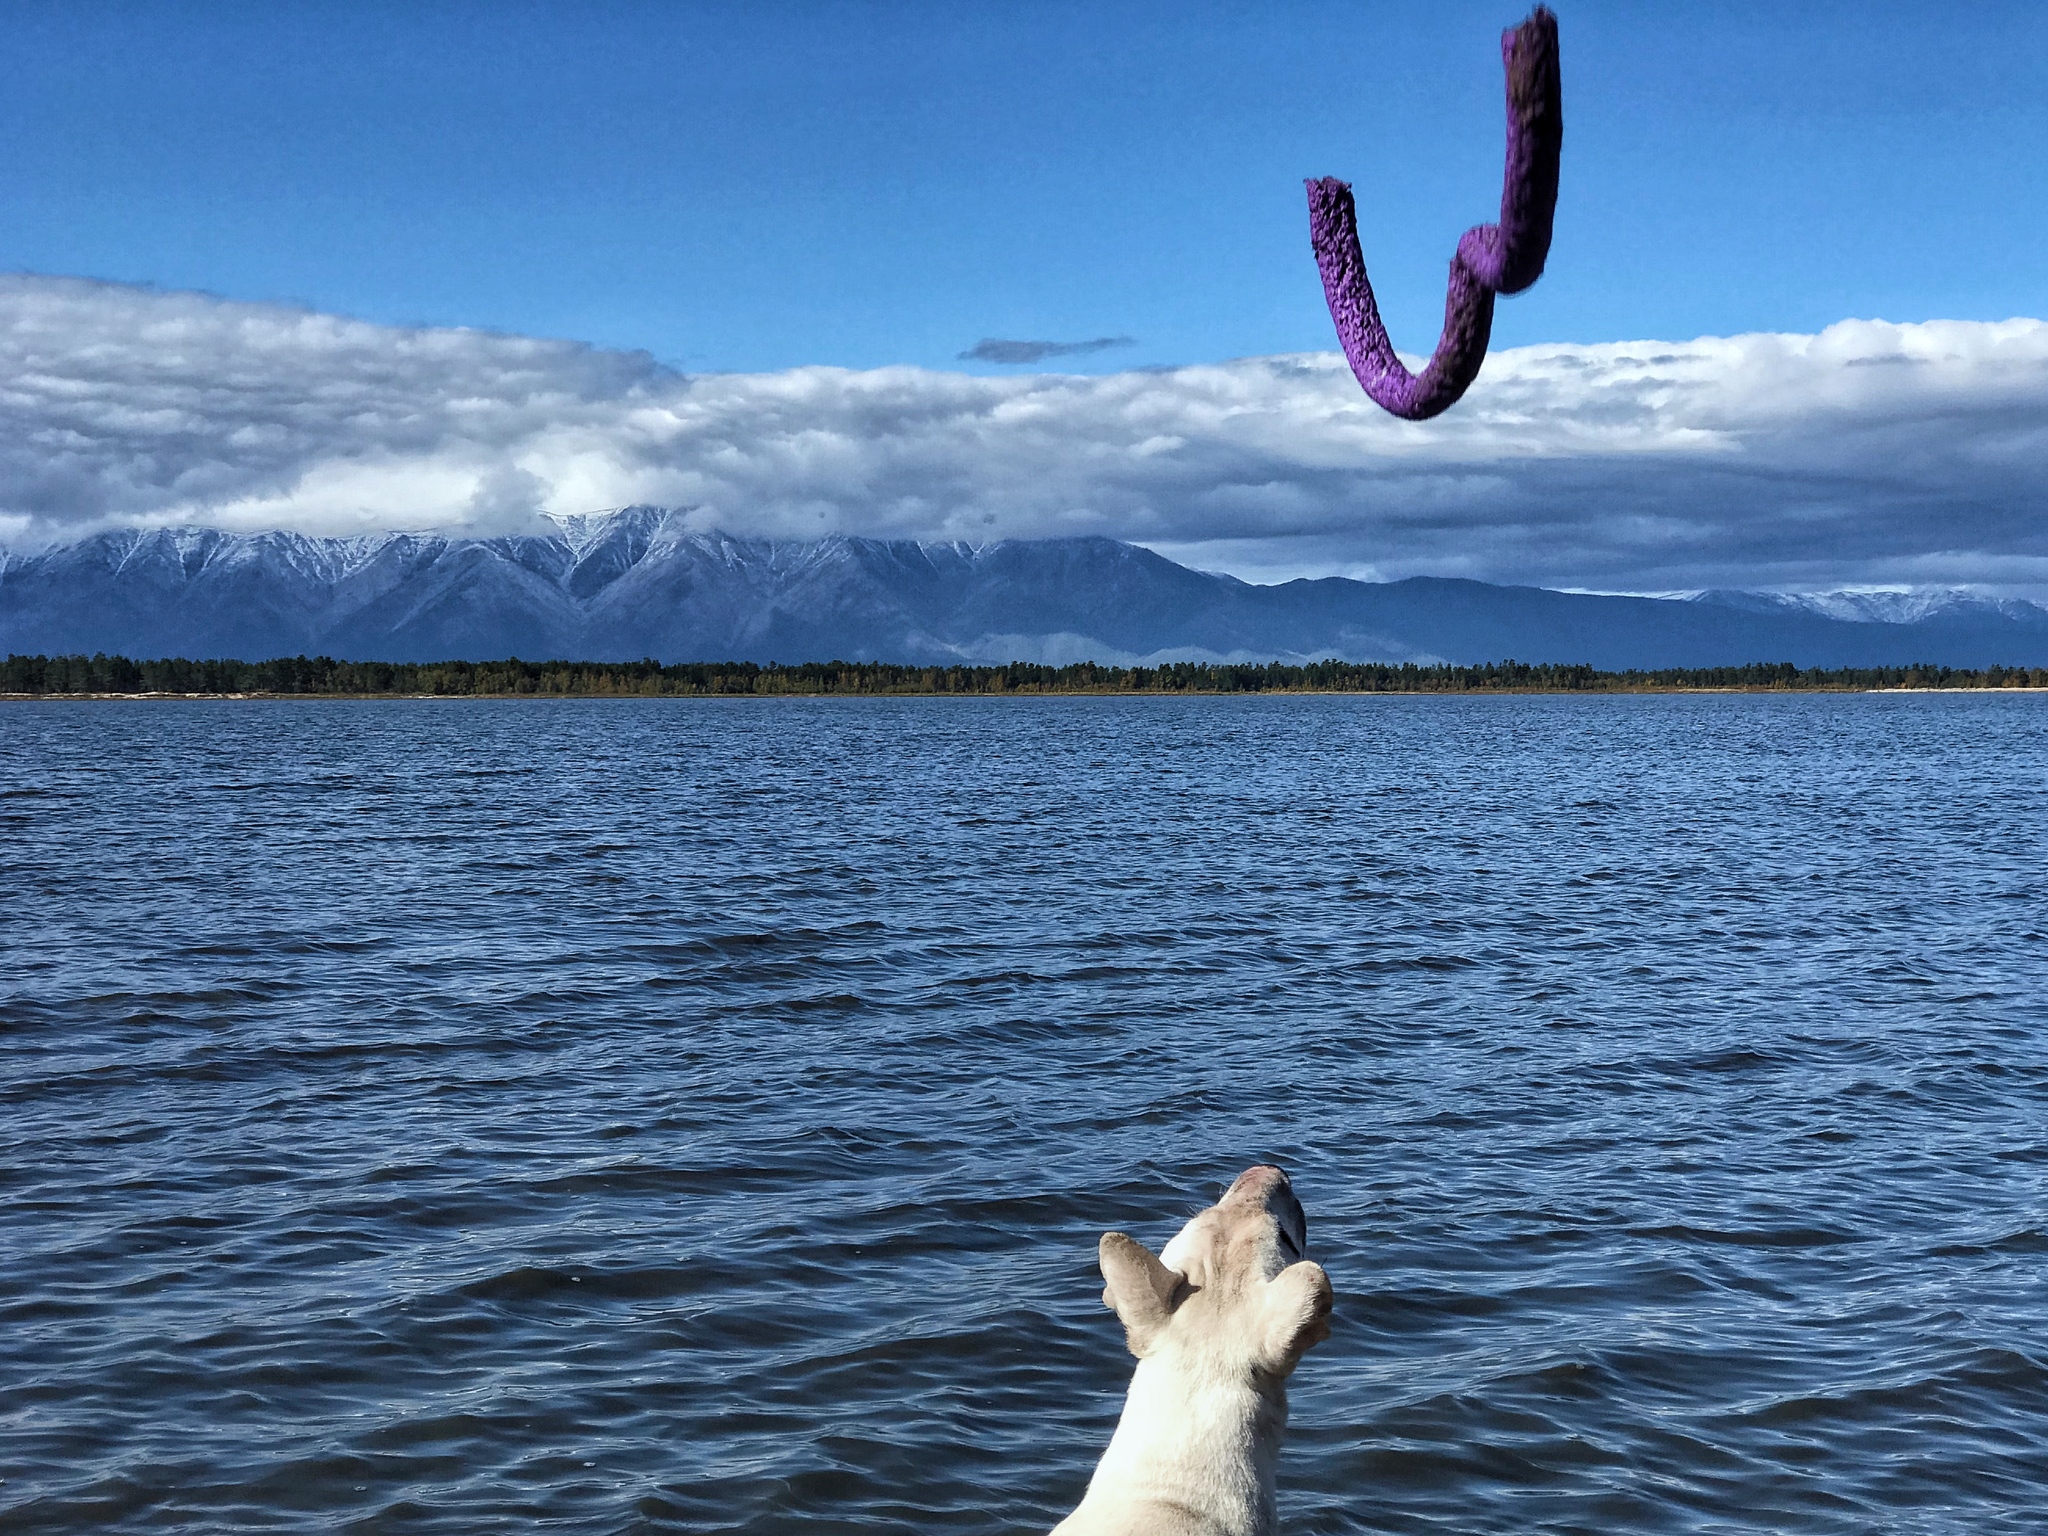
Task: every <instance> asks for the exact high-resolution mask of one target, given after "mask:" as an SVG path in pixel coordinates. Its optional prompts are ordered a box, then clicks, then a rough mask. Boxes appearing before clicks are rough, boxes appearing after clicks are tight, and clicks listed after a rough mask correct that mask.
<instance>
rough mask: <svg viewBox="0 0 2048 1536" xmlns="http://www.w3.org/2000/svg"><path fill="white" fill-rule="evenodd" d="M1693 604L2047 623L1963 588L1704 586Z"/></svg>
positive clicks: (2046, 612)
mask: <svg viewBox="0 0 2048 1536" xmlns="http://www.w3.org/2000/svg"><path fill="white" fill-rule="evenodd" d="M1687 596H1688V598H1689V599H1690V600H1691V601H1693V602H1696V603H1711V604H1714V605H1715V606H1717V607H1722V608H1739V609H1742V610H1743V611H1745V612H1748V613H1811V614H1817V615H1819V616H1820V617H1822V618H1828V619H1838V620H1840V621H1842V622H1843V623H1846V624H1929V623H1944V622H1956V621H1960V622H1965V623H1967V622H1973V621H1980V620H1986V619H1990V620H1998V619H2003V620H2006V621H2008V622H2010V623H2014V624H2020V625H2036V624H2038V625H2048V608H2042V607H2040V606H2038V605H2037V604H2034V603H2029V602H2024V601H2022V600H2021V599H2019V598H2011V597H1987V596H1985V595H1984V594H1982V593H1979V592H1972V591H1971V590H1969V588H1967V587H1849V588H1844V589H1842V590H1840V591H1835V592H1743V591H1733V590H1728V589H1721V588H1717V589H1710V590H1708V591H1704V592H1694V593H1689V594H1687Z"/></svg>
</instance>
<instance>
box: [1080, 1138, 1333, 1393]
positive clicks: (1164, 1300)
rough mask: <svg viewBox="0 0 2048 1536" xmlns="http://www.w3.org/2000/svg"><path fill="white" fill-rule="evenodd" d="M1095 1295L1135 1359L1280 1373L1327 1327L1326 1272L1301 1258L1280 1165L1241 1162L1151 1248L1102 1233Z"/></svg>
mask: <svg viewBox="0 0 2048 1536" xmlns="http://www.w3.org/2000/svg"><path fill="white" fill-rule="evenodd" d="M1102 1278H1103V1280H1104V1281H1105V1282H1106V1284H1105V1285H1104V1288H1103V1292H1102V1299H1103V1301H1104V1302H1105V1303H1107V1304H1108V1306H1109V1307H1110V1309H1111V1310H1112V1311H1114V1312H1115V1313H1116V1315H1117V1316H1118V1317H1119V1318H1120V1319H1121V1320H1122V1321H1123V1325H1124V1337H1125V1338H1126V1339H1127V1340H1128V1341H1129V1343H1130V1346H1131V1353H1132V1354H1134V1355H1136V1356H1137V1357H1138V1358H1139V1359H1140V1360H1145V1359H1151V1358H1154V1357H1159V1358H1165V1357H1175V1358H1178V1359H1181V1360H1183V1361H1184V1362H1185V1363H1187V1364H1189V1365H1191V1366H1194V1367H1196V1368H1199V1369H1203V1370H1205V1371H1209V1372H1222V1373H1225V1374H1231V1375H1236V1374H1245V1373H1253V1374H1259V1375H1264V1376H1268V1377H1285V1376H1286V1375H1287V1373H1288V1372H1290V1371H1292V1370H1293V1369H1294V1367H1295V1365H1296V1364H1297V1363H1298V1362H1299V1361H1300V1359H1301V1357H1302V1355H1303V1354H1305V1353H1306V1352H1307V1351H1308V1349H1309V1348H1310V1347H1311V1346H1312V1345H1315V1344H1319V1343H1321V1342H1322V1341H1323V1340H1324V1339H1327V1338H1328V1337H1329V1336H1330V1277H1329V1276H1328V1275H1326V1274H1324V1273H1323V1270H1322V1266H1321V1265H1319V1264H1311V1263H1310V1262H1309V1261H1308V1218H1307V1217H1306V1216H1304V1215H1303V1214H1302V1210H1301V1202H1300V1201H1299V1200H1297V1199H1295V1198H1294V1189H1293V1187H1292V1186H1291V1185H1290V1184H1289V1183H1288V1181H1287V1175H1286V1174H1284V1173H1282V1172H1281V1171H1280V1170H1279V1169H1278V1168H1274V1167H1271V1166H1269V1165H1266V1164H1263V1163H1262V1164H1260V1165H1259V1166H1258V1167H1256V1168H1247V1169H1245V1171H1244V1172H1243V1173H1241V1174H1239V1175H1238V1176H1237V1181H1236V1182H1235V1183H1234V1184H1232V1185H1231V1186H1230V1188H1229V1189H1228V1190H1226V1191H1225V1192H1224V1195H1223V1198H1222V1199H1221V1200H1219V1201H1217V1202H1216V1203H1215V1204H1214V1205H1212V1206H1210V1207H1209V1209H1207V1210H1206V1211H1203V1212H1202V1213H1201V1214H1200V1215H1199V1216H1196V1217H1195V1218H1194V1219H1193V1220H1192V1221H1190V1222H1189V1223H1188V1224H1187V1225H1186V1226H1184V1227H1182V1228H1181V1229H1180V1232H1179V1234H1178V1235H1177V1236H1176V1237H1175V1238H1174V1240H1173V1241H1172V1242H1170V1243H1168V1244H1167V1245H1166V1249H1165V1251H1164V1252H1163V1253H1161V1254H1160V1255H1159V1257H1157V1258H1154V1257H1153V1256H1152V1254H1151V1253H1150V1252H1149V1251H1148V1250H1147V1249H1146V1248H1145V1246H1144V1245H1143V1244H1142V1243H1140V1242H1138V1241H1137V1240H1136V1239H1134V1238H1129V1237H1126V1236H1125V1235H1124V1234H1123V1233H1121V1232H1109V1233H1105V1234H1104V1235H1103V1239H1102Z"/></svg>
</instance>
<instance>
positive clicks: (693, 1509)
mask: <svg viewBox="0 0 2048 1536" xmlns="http://www.w3.org/2000/svg"><path fill="white" fill-rule="evenodd" d="M0 801H4V809H0V922H4V928H0V932H4V935H5V938H4V947H5V960H6V964H5V966H4V967H0V1042H4V1046H5V1055H4V1058H0V1060H4V1063H5V1070H4V1073H0V1124H4V1126H5V1127H6V1130H5V1133H4V1134H5V1137H6V1142H7V1150H8V1154H9V1155H8V1156H7V1157H6V1158H5V1159H4V1160H0V1192H4V1194H5V1197H6V1199H5V1204H4V1206H0V1231H4V1234H5V1239H6V1240H5V1242H4V1244H0V1330H4V1332H5V1335H6V1337H7V1339H8V1341H9V1348H8V1349H6V1350H4V1351H0V1527H4V1528H6V1529H22V1530H36V1531H51V1532H65V1531H79V1532H84V1531H105V1530H123V1529H134V1530H142V1529H149V1530H180V1531H194V1532H197V1531H211V1530H227V1529H241V1528H245V1527H252V1526H263V1527H272V1528H319V1529H331V1530H338V1531H363V1532H370V1531H376V1532H392V1531H418V1532H441V1531H446V1532H451V1533H452V1532H471V1531H477V1530H495V1529H509V1528H516V1527H519V1526H528V1525H532V1526H546V1527H548V1528H551V1529H564V1530H586V1531H591V1532H600V1531H601V1532H619V1531H643V1530H644V1531H653V1530H690V1531H707V1532H750V1533H767V1532H776V1533H787V1532H798V1531H811V1530H815V1531H820V1532H823V1531H832V1532H849V1531H851V1532H859V1531H874V1532H881V1531H891V1532H894V1531H901V1530H903V1529H916V1530H943V1531H962V1532H987V1533H993V1532H998V1531H1003V1532H1012V1531H1019V1532H1028V1531H1032V1530H1040V1531H1042V1530H1044V1529H1046V1528H1047V1527H1048V1526H1050V1525H1051V1524H1052V1522H1053V1521H1054V1520H1055V1519H1057V1518H1058V1516H1059V1515H1060V1514H1062V1513H1063V1512H1064V1511H1065V1509H1067V1508H1068V1507H1071V1505H1072V1503H1073V1502H1074V1501H1075V1499H1076V1498H1077V1497H1078V1495H1079V1492H1080V1489H1081V1487H1082V1484H1083V1483H1084V1482H1085V1480H1086V1477H1087V1474H1088V1471H1089V1468H1090V1466H1091V1465H1092V1462H1093V1459H1094V1457H1095V1455H1096V1454H1097V1453H1099V1451H1100V1449H1101V1446H1102V1445H1103V1443H1104V1442H1105V1441H1106V1439H1107V1436H1108V1433H1109V1429H1110V1427H1111V1425H1112V1423H1113V1422H1114V1418H1115V1414H1116V1411H1117V1407H1118V1402H1119V1396H1120V1393H1121V1389H1122V1385H1123V1382H1124V1379H1125V1377H1126V1375H1127V1360H1126V1359H1125V1357H1124V1356H1123V1354H1122V1350H1121V1345H1120V1339H1119V1330H1118V1329H1117V1328H1116V1326H1115V1324H1114V1321H1113V1320H1112V1319H1111V1318H1110V1317H1109V1316H1108V1314H1107V1313H1105V1312H1104V1311H1103V1310H1102V1309H1101V1306H1100V1302H1099V1299H1098V1298H1099V1293H1100V1281H1099V1279H1098V1278H1097V1277H1096V1276H1095V1275H1094V1273H1093V1256H1094V1243H1095V1238H1096V1236H1097V1234H1098V1233H1100V1232H1101V1231H1103V1230H1105V1229H1109V1228H1122V1229H1126V1230H1130V1231H1133V1232H1135V1233H1137V1234H1139V1235H1141V1236H1143V1237H1145V1238H1147V1239H1149V1240H1151V1241H1153V1242H1154V1243H1155V1244H1156V1243H1158V1242H1161V1241H1163V1240H1164V1238H1165V1237H1166V1236H1167V1235H1168V1234H1169V1233H1170V1232H1171V1230H1172V1229H1173V1227H1174V1226H1175V1225H1176V1224H1177V1222H1178V1221H1179V1220H1180V1219H1181V1218H1183V1217H1184V1216H1185V1215H1186V1214H1187V1213H1188V1212H1190V1211H1191V1210H1193V1209H1195V1208H1196V1207H1198V1206H1200V1205H1201V1204H1203V1203H1205V1202H1206V1200H1207V1199H1209V1198H1211V1197H1213V1195H1214V1193H1215V1192H1216V1189H1217V1188H1218V1186H1219V1185H1220V1184H1221V1183H1222V1182H1223V1181H1224V1180H1227V1179H1228V1178H1229V1177H1230V1176H1231V1175H1232V1174H1233V1173H1235V1172H1236V1171H1237V1169H1238V1168H1240V1167H1242V1166H1243V1165H1244V1164H1245V1163H1247V1162H1249V1161H1252V1160H1254V1159H1257V1158H1270V1159H1273V1160H1276V1161H1279V1162H1282V1163H1284V1164H1286V1165H1287V1166H1288V1167H1289V1169H1290V1170H1291V1171H1292V1172H1293V1173H1294V1175H1295V1179H1296V1183H1297V1186H1298V1187H1299V1188H1300V1189H1301V1191H1302V1193H1303V1197H1304V1201H1305V1203H1306V1205H1307V1207H1308V1209H1309V1212H1310V1220H1311V1237H1312V1246H1313V1247H1314V1249H1315V1250H1316V1252H1317V1256H1318V1257H1320V1258H1321V1259H1322V1260H1323V1261H1324V1262H1325V1264H1326V1265H1327V1266H1328V1267H1329V1269H1330V1271H1331V1274H1332V1276H1333V1278H1334V1280H1335V1283H1336V1286H1337V1292H1338V1295H1337V1302H1336V1314H1335V1332H1334V1335H1333V1337H1332V1338H1331V1340H1330V1342H1329V1343H1328V1344H1327V1345H1325V1346H1323V1347H1322V1348H1321V1349H1319V1350H1317V1351H1316V1352H1315V1353H1314V1354H1312V1355H1311V1356H1310V1357H1309V1358H1308V1360H1307V1362H1306V1363H1305V1364H1304V1366H1303V1368H1302V1370H1301V1372H1300V1374H1299V1376H1298V1377H1297V1378H1296V1386H1295V1390H1294V1394H1293V1396H1294V1412H1293V1426H1292V1429H1291V1431H1290V1434H1291V1439H1290V1444H1289V1448H1288V1451H1287V1454H1286V1456H1285V1457H1284V1458H1283V1461H1282V1468H1281V1482H1282V1509H1283V1517H1284V1520H1285V1522H1286V1525H1287V1528H1288V1529H1291V1530H1302V1531H1317V1532H1326V1533H1338V1532H1367V1531H1373V1532H1410V1531H1412V1532H1442V1531H1451V1530H1455V1531H1459V1532H1509V1531H1513V1532H1517V1533H1520V1532H1531V1531H1554V1532H1579V1531H1587V1530H1600V1531H1610V1532H1619V1531H1645V1532H1649V1531H1682V1532H1702V1533H1704V1532H1719V1533H1727V1532H1738V1531H1757V1532H1766V1531H1768V1532H1813V1533H1825V1536H1837V1533H1839V1536H1849V1533H1859V1536H1860V1533H1863V1532H1867V1531H1871V1530H1884V1531H1887V1532H1906V1533H1918V1532H1928V1533H1932V1532H1964V1531H1967V1532H1969V1533H1971V1536H2002V1533H2008V1532H2013V1533H2016V1532H2022V1531H2028V1532H2032V1531H2038V1530H2039V1529H2040V1528H2041V1514H2040V1511H2041V1510H2042V1508H2043V1507H2048V1348H2044V1346H2043V1337H2044V1335H2043V1330H2042V1318H2043V1315H2044V1301H2048V1285H2044V1282H2048V1223H2044V1219H2043V1213H2044V1212H2048V1049H2044V1040H2043V1027H2042V1014H2041V1007H2040V999H2041V998H2042V996H2043V981H2044V977H2048V959H2044V955H2048V945H2044V942H2043V941H2044V934H2048V924H2044V922H2043V918H2042V914H2043V912H2044V911H2048V875H2044V873H2043V872H2044V871H2048V705H2044V704H2043V702H2042V701H2041V700H2040V699H2039V698H2038V697H2029V696H2014V697H1996V696H1992V697H1973V696H1967V695H1957V696H1941V697H1932V698H1913V699H1905V698H1893V697H1876V698H1861V697H1814V698H1772V697H1767V696H1763V697H1732V698H1654V697H1651V698H1627V697H1622V698H1602V699H1584V700H1574V699H1545V698H1501V699H1455V698H1447V699H1422V700H1415V699H1398V698H1330V699H1238V700H1233V699H1184V700H1168V699H1159V700H1146V699H1050V700H1000V699H988V700H936V699H934V700H873V701H845V700H818V701H765V700H727V701H666V702H652V701H650V702H626V701H618V702H612V701H576V702H569V701H558V702H551V703H529V704H518V703H503V704H496V703H478V702H474V701H445V702H443V701H394V702H388V703H380V704H353V703H343V702H334V701H320V702H308V703H303V704H294V703H282V702H280V703H243V704H224V703H223V704H204V705H185V704H178V703H171V702H153V703H101V704H92V705H83V704H71V703H66V704H45V705H13V706H5V707H0Z"/></svg>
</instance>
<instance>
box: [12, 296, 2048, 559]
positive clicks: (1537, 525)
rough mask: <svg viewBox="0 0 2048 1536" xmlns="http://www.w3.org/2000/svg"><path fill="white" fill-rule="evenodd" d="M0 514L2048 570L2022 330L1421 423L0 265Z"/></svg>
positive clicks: (1648, 347)
mask: <svg viewBox="0 0 2048 1536" xmlns="http://www.w3.org/2000/svg"><path fill="white" fill-rule="evenodd" d="M0 319H4V325H0V537H10V538H13V539H16V540H22V541H30V540H33V541H40V540H44V539H48V538H52V537H59V536H65V535H68V534H71V533H76V532H83V531H85V530H87V529H90V528H94V527H99V526H105V525H108V524H110V523H124V522H151V523H160V522H193V523H210V524H216V525H219V526H225V527H236V528H256V527H295V528H301V529H304V530H307V531H309V532H350V531H359V530H363V529H367V528H374V527H430V526H438V527H466V528H469V529H472V530H474V531H476V532H479V533H499V532H517V531H523V530H525V529H528V528H531V527H534V526H537V523H536V517H537V514H539V513H542V512H555V513H562V512H580V511H588V510H591V509H593V508H598V507H606V506H618V505H622V504H625V503H628V502H657V503H663V504H667V505H683V506H690V507H693V508H695V509H697V510H696V512H695V520H696V521H698V522H699V523H700V524H702V525H704V526H717V527H723V528H726V529H729V530H731V531H733V532H735V533H745V534H766V535H775V536H783V537H811V536H815V535H818V534H820V533H825V532H828V531H838V532H850V533H863V534H871V535H881V536H891V537H912V538H925V539H931V538H965V539H973V540H984V539H989V538H995V537H1004V536H1018V537H1030V536H1037V535H1047V534H1069V533H1102V534H1108V535H1112V536H1114V537H1118V538H1125V539H1132V540H1136V541H1139V542H1143V543H1147V544H1151V545H1153V546H1155V547H1157V548H1159V549H1161V550H1162V551H1164V552H1165V553H1167V554H1170V555H1173V556H1174V557H1175V558H1178V559H1184V560H1188V561H1190V562H1191V563H1194V564H1199V565H1203V566H1206V567H1210V568H1215V569H1225V570H1233V571H1236V572H1238V573H1240V574H1244V575H1248V576H1252V577H1254V578H1272V577H1278V576H1289V575H1296V574H1314V573H1343V574H1369V575H1377V576H1382V577H1395V576H1402V575H1409V574H1415V573H1424V572H1426V573H1437V574H1461V575H1472V576H1478V577H1483V578H1486V579H1489V580H1496V581H1535V582H1541V583H1544V584H1549V585H1559V586H1577V587H1595V588H1604V589H1608V590H1616V589H1628V590H1656V589H1671V588H1682V587H1696V586H1706V585H1747V586H1755V585H1774V586H1835V585H1847V584H1857V583H1861V584H1873V583H1886V582H1913V581H1927V582H1934V581H1941V582H1948V581H1964V582H1977V583H1982V584H1987V585H1993V586H1999V587H2004V588H2007V589H2010V590H2014V591H2027V592H2034V593H2039V592H2041V591H2043V590H2044V589H2048V531H2044V529H2048V523H2044V519H2043V515H2042V514H2043V512H2044V511H2048V324H2044V323H2043V322H2040V321H2035V320H2013V321H2007V322H2003V323H2000V324H1977V323H1967V322H1960V321H1956V322H1932V323H1928V324H1922V325H1891V324H1886V323H1882V322H1877V321H1845V322H1843V323H1842V324H1839V325H1835V326H1831V327H1829V328H1828V329H1827V330H1826V331H1824V332H1822V333H1821V334H1820V335H1818V336H1783V335H1757V336H1737V337H1726V338H1717V337H1709V338H1703V339H1701V340H1697V341H1690V342H1682V343H1665V342H1625V343H1614V344H1608V345H1600V346H1546V347H1525V348H1520V349H1517V350H1513V351H1507V352H1502V353H1498V354H1496V355H1495V356H1493V357H1492V358H1490V359H1489V360H1488V361H1487V364H1486V370H1485V372H1484V373H1483V374H1482V375H1481V377H1480V380H1479V382H1478V384H1477V385H1475V386H1474V387H1473V389H1472V391H1471V393H1470V394H1469V395H1468V396H1467V397H1466V399H1465V401H1464V402H1463V403H1462V404H1461V405H1460V406H1459V407H1457V408H1456V409H1455V410H1454V411H1452V412H1451V413H1450V414H1448V415H1446V416H1444V417H1440V418H1438V419H1437V420H1435V421H1432V422H1427V423H1407V422H1400V421H1396V420H1394V419H1393V418H1391V417H1388V416H1386V415H1384V414H1382V413H1381V412H1379V411H1378V410H1377V409H1375V408H1374V407H1373V406H1371V405H1370V404H1368V403H1367V402H1366V400H1365V399H1364V397H1363V395H1362V394H1361V393H1360V391H1359V390H1358V388H1357V386H1356V385H1355V384H1354V383H1353V382H1352V380H1351V378H1350V375H1349V373H1348V372H1347V371H1346V370H1345V368H1344V365H1343V362H1342V359H1341V358H1339V357H1337V356H1336V355H1335V354H1334V353H1332V354H1312V355H1303V356H1291V357H1266V358H1248V359H1241V360H1238V361H1234V362H1228V363H1219V364H1214V365H1202V366H1195V367H1188V368H1179V369H1172V370H1165V371H1138V372H1131V373H1121V374H1110V375H1098V376H1090V377H1078V376H1070V375H1058V374H1050V375H1034V376H1027V377H1005V378H977V377H970V376H967V375H964V374H954V373H939V372H930V371H926V370H922V369H916V368H884V369H876V370H872V371H868V372H861V373H856V372H849V371H847V370H844V369H836V368H799V369H793V370H790V371H788V372H784V373H775V374H727V375H703V376H697V377H685V376H682V375H679V374H676V373H673V372H671V371H668V370H666V369H664V368H662V367H660V366H659V365H657V364H656V363H654V362H653V360H652V359H650V358H648V357H647V356H645V355H644V354H638V353H615V352H602V351H598V350H596V349H593V348H590V347H585V346H580V345H577V344H574V343H569V342H557V341H536V340H530V339H527V338H522V337H515V336H501V335H491V334H487V333H483V332H476V331H459V330H408V329H400V328H395V327H387V326H377V325H370V324H366V323H363V322H359V321H352V320H345V319H340V318H336V317H333V316H328V315H321V314H314V313H309V312H305V311H299V310H291V309H285V308H279V307H273V306H264V305H252V304H238V303H231V302H227V301H224V300H220V299H214V298H209V297H206V296H203V295H196V294H185V293H158V292H154V291H149V290H144V289H135V288H124V287H117V286H113V285H107V284H99V283H91V282H85V281H79V280H73V279H58V278H40V277H14V278H4V279H0Z"/></svg>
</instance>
